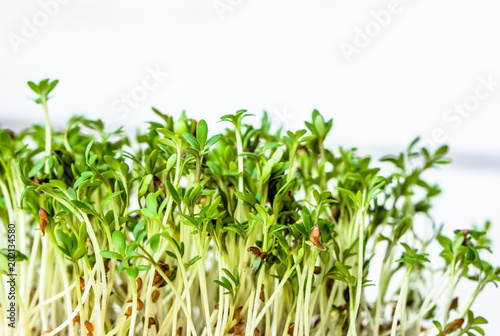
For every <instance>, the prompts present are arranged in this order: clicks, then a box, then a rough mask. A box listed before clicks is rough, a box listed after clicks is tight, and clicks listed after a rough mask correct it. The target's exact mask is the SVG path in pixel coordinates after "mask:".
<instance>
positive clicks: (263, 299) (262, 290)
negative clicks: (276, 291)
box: [259, 284, 266, 302]
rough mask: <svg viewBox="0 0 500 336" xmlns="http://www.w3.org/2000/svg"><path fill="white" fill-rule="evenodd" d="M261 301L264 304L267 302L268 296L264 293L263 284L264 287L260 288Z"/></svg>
mask: <svg viewBox="0 0 500 336" xmlns="http://www.w3.org/2000/svg"><path fill="white" fill-rule="evenodd" d="M259 299H260V300H261V301H262V302H264V301H266V294H265V293H264V284H262V286H260V295H259Z"/></svg>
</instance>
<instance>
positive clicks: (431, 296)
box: [0, 80, 500, 336]
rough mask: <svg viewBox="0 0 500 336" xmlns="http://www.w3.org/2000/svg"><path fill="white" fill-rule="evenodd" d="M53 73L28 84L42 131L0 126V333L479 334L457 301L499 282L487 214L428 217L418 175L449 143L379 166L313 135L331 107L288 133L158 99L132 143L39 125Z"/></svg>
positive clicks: (97, 128) (81, 123) (476, 320)
mask: <svg viewBox="0 0 500 336" xmlns="http://www.w3.org/2000/svg"><path fill="white" fill-rule="evenodd" d="M56 84H57V82H56V81H54V82H50V81H49V80H44V81H42V82H40V83H39V84H34V83H30V87H31V88H32V89H33V91H34V92H35V93H36V94H38V96H39V97H38V98H37V100H36V102H37V103H39V104H41V105H42V107H43V109H44V112H45V116H46V124H45V126H44V127H42V126H38V125H34V126H33V127H31V128H30V129H28V130H26V131H24V132H22V133H19V134H13V133H12V132H10V131H8V130H3V131H0V163H1V166H0V192H1V195H0V218H1V221H2V223H3V225H2V228H1V229H0V230H1V232H2V236H1V237H2V238H1V239H2V241H1V244H2V245H4V244H6V243H7V242H6V240H7V235H6V234H5V235H4V233H7V232H8V228H9V227H8V224H9V223H13V224H15V227H16V230H15V232H16V235H17V236H16V239H17V249H18V250H19V251H18V253H17V258H18V259H17V263H18V264H17V266H16V268H17V272H18V274H19V275H20V276H19V277H18V283H17V287H16V290H17V294H16V302H17V303H16V306H17V309H18V315H17V316H18V318H17V319H18V320H17V327H16V329H12V328H10V327H9V326H8V325H7V323H6V321H7V320H6V319H5V317H6V316H5V309H4V307H7V306H8V305H9V299H8V298H7V296H6V295H5V287H4V286H5V283H4V282H2V284H1V286H2V288H1V289H2V291H1V293H0V304H1V306H2V309H1V310H0V316H1V317H2V322H1V323H2V325H1V329H2V331H0V333H1V334H2V335H10V334H16V335H41V334H45V335H54V334H56V333H57V334H58V335H107V336H111V335H199V336H202V335H205V336H214V335H217V336H218V335H227V334H235V335H245V334H246V335H293V336H297V335H301V336H302V335H318V336H319V335H348V336H353V335H392V336H394V335H420V334H425V335H464V334H465V335H478V334H483V331H482V329H481V327H480V325H481V324H483V323H486V320H485V319H484V318H482V317H476V316H474V314H473V313H472V312H471V307H472V304H473V302H474V300H475V298H476V297H477V295H478V294H479V292H481V290H482V289H483V288H484V286H485V285H487V284H488V283H489V282H493V283H494V282H495V281H498V280H499V279H500V278H499V276H498V275H499V270H498V268H493V267H492V266H491V265H489V264H488V263H487V262H485V261H484V260H483V253H484V252H485V251H488V250H489V247H488V246H489V240H488V239H487V237H486V235H485V234H486V230H487V227H488V225H486V228H485V229H481V230H480V229H472V228H471V229H464V230H458V231H456V232H454V233H453V234H452V233H448V236H446V235H445V233H446V232H445V231H444V230H441V227H438V226H436V225H435V224H434V222H433V220H432V217H431V216H430V214H429V211H430V208H431V201H432V199H433V198H434V197H435V196H436V195H438V194H439V193H440V189H439V187H438V186H436V185H433V184H429V183H427V182H426V181H425V180H424V179H423V174H424V172H425V171H426V170H428V169H431V168H434V167H437V166H439V165H443V164H446V163H448V162H449V161H448V160H447V159H446V158H445V155H446V153H447V147H446V146H443V147H441V148H439V149H437V150H436V151H434V152H430V151H428V150H427V149H425V148H420V147H419V143H418V139H416V140H415V141H413V142H412V143H411V144H410V146H409V147H408V149H407V150H406V151H405V152H403V153H401V154H399V155H396V156H387V157H385V158H383V159H382V161H385V162H389V163H392V165H391V167H392V168H391V169H390V170H389V173H388V174H385V175H384V174H382V172H381V170H380V169H379V168H377V166H376V165H374V164H373V162H372V160H371V158H370V157H368V156H360V155H358V154H357V153H356V150H355V149H345V148H339V149H338V151H331V150H329V149H327V148H325V147H324V142H325V139H326V137H327V135H328V133H329V131H330V130H331V128H332V120H331V119H330V120H325V119H324V118H323V116H322V115H321V114H320V113H319V112H317V111H313V113H312V119H311V121H310V122H306V123H305V126H306V128H307V129H303V130H298V131H296V132H291V131H286V132H285V131H284V130H282V129H279V130H277V131H272V128H271V124H270V120H269V118H268V116H267V115H266V114H264V116H263V118H262V120H261V123H260V126H259V127H256V126H252V125H250V124H247V123H246V122H247V121H248V120H251V118H250V115H249V114H247V113H246V111H244V110H241V111H238V112H236V113H235V114H232V115H225V116H223V117H222V118H221V120H222V121H224V122H226V123H227V125H228V126H230V128H228V129H227V130H226V131H225V132H223V134H218V135H213V136H212V137H209V135H208V129H207V124H206V122H205V121H204V120H195V119H188V118H187V117H186V116H185V115H184V114H183V115H182V116H181V117H180V118H178V119H174V118H172V117H170V116H167V115H165V114H163V113H161V112H159V111H158V110H156V109H153V111H154V113H155V114H156V115H157V116H158V117H159V119H158V120H160V122H150V123H149V129H148V131H147V132H145V133H139V134H138V135H137V137H136V139H135V141H134V145H131V141H130V140H129V139H128V138H127V136H126V135H125V134H123V133H122V131H121V129H118V130H116V131H114V132H107V131H105V127H104V125H103V123H102V122H101V121H100V120H88V119H85V118H83V117H74V118H72V119H71V120H70V121H69V124H68V127H67V128H66V129H65V130H62V131H60V130H56V131H52V128H51V126H50V123H49V117H48V112H47V101H48V94H49V93H50V92H51V91H52V90H53V89H54V87H55V85H56ZM422 228H424V229H422ZM422 232H424V233H425V234H422ZM432 244H435V245H438V244H439V246H440V249H441V253H440V254H439V255H430V254H429V246H430V245H432ZM429 260H432V261H433V262H432V263H430V262H429ZM0 268H1V272H2V273H4V274H8V273H9V269H8V263H7V252H6V251H5V250H2V254H0ZM471 280H472V281H473V282H474V283H475V286H476V290H475V292H474V293H473V294H472V295H471V296H470V297H468V298H465V300H463V299H461V300H460V302H459V301H458V299H457V298H456V289H457V287H458V286H459V284H460V283H461V281H471ZM369 293H371V294H372V295H368V294H369Z"/></svg>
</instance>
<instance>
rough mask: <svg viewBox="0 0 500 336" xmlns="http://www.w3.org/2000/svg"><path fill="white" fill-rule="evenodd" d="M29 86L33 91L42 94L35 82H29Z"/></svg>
mask: <svg viewBox="0 0 500 336" xmlns="http://www.w3.org/2000/svg"><path fill="white" fill-rule="evenodd" d="M28 86H29V87H30V89H31V90H33V91H34V92H35V93H36V94H40V89H39V88H38V86H37V85H36V84H35V83H33V82H28Z"/></svg>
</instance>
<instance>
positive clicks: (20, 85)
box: [0, 0, 500, 335]
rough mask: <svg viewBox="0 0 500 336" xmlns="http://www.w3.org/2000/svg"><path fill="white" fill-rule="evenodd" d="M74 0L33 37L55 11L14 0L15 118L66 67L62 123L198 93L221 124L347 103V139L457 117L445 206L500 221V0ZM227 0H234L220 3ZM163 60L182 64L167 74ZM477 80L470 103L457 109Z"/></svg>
mask: <svg viewBox="0 0 500 336" xmlns="http://www.w3.org/2000/svg"><path fill="white" fill-rule="evenodd" d="M47 2H48V1H41V2H40V3H47ZM66 2H67V4H64V5H59V7H58V10H57V13H56V14H55V15H53V17H50V18H49V19H48V20H47V23H46V24H45V25H44V26H43V27H40V28H37V31H36V32H35V33H33V34H32V35H33V36H32V37H29V38H26V40H23V44H21V45H19V46H18V48H15V47H14V46H13V43H12V39H13V38H15V37H14V35H13V34H17V37H19V36H23V35H22V32H23V29H26V27H27V24H26V22H31V23H33V17H34V16H35V17H38V18H42V19H43V14H40V13H43V9H42V6H41V5H40V3H39V2H37V1H27V0H25V1H22V2H18V1H16V2H14V1H5V0H3V1H1V2H0V33H1V34H0V36H1V39H0V92H1V99H0V123H1V124H2V126H4V127H11V128H19V127H21V126H24V125H26V124H27V123H30V122H43V116H42V114H41V111H40V108H39V106H36V105H35V104H34V103H33V102H31V101H29V100H27V99H26V97H30V96H32V94H31V93H30V92H29V89H28V87H27V86H26V84H25V83H26V81H28V80H40V79H42V78H45V77H51V78H59V79H60V84H59V87H58V88H57V89H56V91H55V94H54V95H55V99H54V100H52V101H51V102H50V112H51V115H52V120H53V123H55V124H59V125H63V124H64V122H65V121H66V120H67V118H68V117H69V116H70V115H72V114H74V113H80V114H82V113H83V114H85V115H87V116H89V117H91V118H96V117H99V118H102V119H105V120H108V121H111V123H112V124H113V125H116V126H118V125H121V124H126V125H127V126H129V129H133V128H134V127H135V126H136V125H138V124H139V122H140V121H143V120H148V119H153V118H154V117H153V114H152V113H149V107H150V106H152V105H153V106H156V107H158V108H159V109H160V110H162V111H163V112H165V113H169V114H173V115H178V114H179V113H180V112H181V111H182V110H183V109H185V110H186V111H187V112H188V114H190V115H192V116H194V117H203V118H205V119H207V120H208V121H209V124H210V125H212V127H213V128H212V129H220V128H221V127H222V125H221V124H215V121H217V120H218V119H219V117H220V115H222V114H226V113H231V112H234V111H235V110H237V109H241V108H246V109H248V110H250V112H252V113H255V114H259V115H260V113H261V111H262V110H263V109H267V110H268V111H270V112H271V113H272V114H273V115H274V118H275V119H276V120H277V121H278V122H279V121H281V122H283V123H285V124H286V126H287V127H289V128H292V129H297V128H299V127H302V121H303V120H304V118H308V117H309V116H310V112H311V110H312V109H313V108H317V109H319V110H320V111H321V112H322V113H323V114H324V115H326V116H329V117H333V118H334V119H335V129H334V131H333V135H332V136H331V137H330V139H329V142H330V144H331V145H332V146H336V145H338V144H342V145H345V146H358V147H359V148H360V149H361V150H362V151H364V152H374V153H376V154H380V155H382V154H385V152H386V150H388V151H389V152H395V151H398V150H401V149H403V148H404V147H405V146H406V144H407V143H408V142H409V141H410V140H411V139H412V138H413V137H414V136H415V135H417V134H421V135H422V136H423V137H424V138H425V139H427V140H429V139H432V134H433V132H436V134H439V133H440V132H441V133H442V134H444V137H445V138H446V142H447V143H449V144H450V145H451V148H452V156H453V157H454V158H455V159H456V160H455V161H456V165H455V166H454V167H448V168H446V169H443V170H441V171H440V172H437V173H436V174H435V176H434V178H435V179H437V180H439V181H440V182H441V184H442V186H443V188H444V194H443V195H442V197H441V198H440V200H439V203H438V204H437V206H436V216H437V217H438V218H439V219H441V220H443V221H445V222H446V224H447V230H448V231H449V232H451V231H452V229H454V228H464V227H468V226H469V224H470V223H471V222H473V221H475V220H477V221H478V222H480V221H482V220H483V219H485V218H491V219H492V220H493V221H494V235H495V237H498V235H499V232H500V231H499V229H498V226H499V225H500V215H499V214H498V204H499V201H500V198H499V190H500V174H499V171H500V146H499V144H500V132H499V131H498V127H499V126H500V116H499V113H498V110H499V108H500V86H497V87H493V88H491V92H488V91H486V90H484V88H482V86H484V84H482V83H483V82H484V80H486V79H487V78H491V79H492V80H493V81H494V82H496V81H498V82H500V62H499V59H500V47H499V44H498V41H499V40H500V20H498V13H499V10H500V3H499V2H498V1H495V0H490V1H481V0H474V1H472V0H470V1H464V0H461V1H457V0H454V1H451V0H448V1H439V2H436V1H430V0H428V1H424V0H421V1H420V0H406V1H403V0H401V1H400V2H399V3H391V2H389V1H367V0H363V1H357V2H352V3H350V2H346V1H325V0H323V1H318V0H314V1H308V2H305V1H290V0H289V1H284V0H282V1H273V2H269V1H240V0H220V1H211V0H209V1H201V0H197V1H189V2H187V1H182V2H181V1H175V2H174V1H161V2H160V1H140V2H139V1H128V0H127V1H124V0H122V1H108V2H103V1H97V0H92V1H77V0H74V1H67V0H66ZM216 5H219V6H220V8H223V9H226V11H225V12H223V13H222V15H219V14H221V13H220V12H218V11H217V9H216ZM224 6H225V7H224ZM227 6H229V7H227ZM388 9H391V10H392V12H393V14H391V18H390V22H389V23H388V24H387V25H386V26H384V27H382V28H381V29H380V31H379V32H376V34H372V35H373V37H372V38H370V39H369V43H366V44H367V46H366V47H362V48H359V50H358V51H359V53H357V54H354V55H352V57H351V59H350V62H349V60H348V59H347V58H346V57H345V55H344V53H343V52H342V47H343V48H344V49H345V48H346V44H351V45H354V40H355V39H356V38H357V39H358V40H359V38H360V37H359V36H358V35H359V31H360V30H361V31H363V30H365V28H366V27H367V26H368V27H372V28H374V29H376V28H377V27H376V26H375V25H376V21H375V18H374V17H375V16H374V14H372V12H373V11H375V12H376V13H379V16H380V15H381V14H380V13H381V11H382V10H388ZM389 13H390V12H389ZM386 18H387V16H386ZM26 20H27V21H26ZM386 21H389V20H388V19H386ZM25 36H26V34H25ZM24 42H25V43H24ZM365 42H366V41H365ZM16 49H17V50H16ZM151 69H159V70H160V72H168V76H166V77H163V76H160V77H159V78H158V80H157V81H156V82H155V81H154V80H151V79H149V78H148V74H149V73H150V72H151V71H152V70H151ZM144 80H146V81H147V82H146V86H148V87H150V89H149V90H146V91H145V92H146V94H145V96H144V97H143V98H144V99H143V100H142V101H136V103H137V107H135V108H129V109H125V110H124V109H123V106H124V105H123V104H121V105H119V106H118V105H114V104H120V100H121V99H122V95H123V94H129V95H130V94H133V93H135V94H138V93H141V91H140V90H141V88H140V87H141V86H144V84H143V82H144ZM495 85H498V84H495ZM153 87H154V88H153ZM488 93H489V94H488ZM486 95H488V97H485V96H486ZM475 96H479V97H480V99H478V100H477V103H478V106H477V108H476V109H475V110H474V111H473V112H471V113H470V115H469V116H468V117H460V118H458V119H457V116H459V115H458V114H457V112H452V115H448V118H450V117H453V118H455V119H453V121H450V120H448V121H447V120H445V119H444V118H445V117H446V113H447V111H448V110H449V109H453V108H454V104H463V103H464V102H466V103H474V102H476V101H475V99H476V98H474V97H475ZM139 98H141V97H139ZM120 106H121V108H120ZM458 123H460V124H459V125H458ZM454 125H458V126H456V127H454ZM436 129H437V130H436ZM439 129H441V131H440V130H439ZM496 243H497V247H496V249H495V250H497V251H498V252H500V240H499V239H497V241H496ZM496 262H497V264H500V258H498V254H497V257H496ZM492 288H493V286H490V288H488V290H487V291H486V292H485V293H484V294H483V295H482V296H481V297H480V300H479V302H478V303H477V304H476V308H475V309H476V313H478V314H482V315H484V316H485V317H486V318H488V319H489V320H490V323H491V324H490V325H489V326H487V327H486V330H487V335H493V334H494V332H493V330H495V329H498V328H499V327H500V324H499V322H498V314H497V313H496V311H497V308H496V303H497V302H499V301H500V291H498V290H497V291H494V290H493V289H492ZM495 327H496V328H495ZM488 331H489V332H488Z"/></svg>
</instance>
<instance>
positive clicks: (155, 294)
mask: <svg viewBox="0 0 500 336" xmlns="http://www.w3.org/2000/svg"><path fill="white" fill-rule="evenodd" d="M159 297H160V291H159V290H158V289H155V290H154V291H153V293H152V294H151V300H152V301H153V303H155V302H156V301H157V300H158V298H159Z"/></svg>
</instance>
